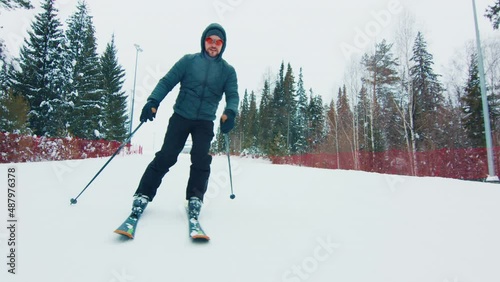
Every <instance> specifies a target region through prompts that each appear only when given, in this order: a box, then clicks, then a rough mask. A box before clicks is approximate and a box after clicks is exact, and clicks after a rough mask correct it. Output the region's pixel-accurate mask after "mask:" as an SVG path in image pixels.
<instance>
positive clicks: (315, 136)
mask: <svg viewBox="0 0 500 282" xmlns="http://www.w3.org/2000/svg"><path fill="white" fill-rule="evenodd" d="M309 93H310V95H309V107H308V118H307V119H308V121H309V126H308V127H309V134H308V135H309V136H310V138H309V147H310V150H311V151H314V150H317V148H319V146H320V145H321V143H322V142H323V139H324V136H325V114H324V108H323V98H322V97H321V95H315V94H314V92H313V90H312V89H310V90H309Z"/></svg>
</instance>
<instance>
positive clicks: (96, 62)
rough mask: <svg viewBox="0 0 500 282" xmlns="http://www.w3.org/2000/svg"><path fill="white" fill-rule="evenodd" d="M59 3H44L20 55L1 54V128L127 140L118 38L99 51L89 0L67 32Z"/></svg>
mask: <svg viewBox="0 0 500 282" xmlns="http://www.w3.org/2000/svg"><path fill="white" fill-rule="evenodd" d="M9 2H10V1H8V2H7V3H9ZM16 3H18V5H28V4H29V2H27V1H24V0H23V1H14V3H11V6H12V5H14V4H16ZM54 4H55V0H44V1H43V2H42V6H41V7H42V12H41V13H40V14H38V15H36V16H35V19H34V21H33V22H32V24H31V30H30V31H29V32H28V37H27V38H25V40H24V44H23V46H22V47H21V50H20V55H19V58H16V59H15V60H11V61H8V60H7V58H6V55H5V52H1V53H0V59H1V61H2V68H1V69H0V82H1V88H0V94H1V95H0V104H1V107H0V115H1V116H2V118H1V119H0V130H1V131H6V132H19V133H24V134H35V135H38V136H47V137H68V136H72V137H78V138H82V139H89V140H96V139H106V140H118V141H123V140H124V139H125V138H126V135H127V127H126V126H127V123H128V116H127V96H126V95H125V92H124V91H123V90H122V86H123V83H124V76H125V71H124V69H123V68H122V67H121V65H120V64H119V63H118V59H117V49H116V45H115V43H114V36H112V38H111V40H110V42H109V43H108V44H107V46H106V48H105V51H104V53H103V54H101V55H99V54H98V52H97V43H96V37H95V27H94V24H93V20H92V16H91V15H90V14H89V11H88V8H87V5H86V3H85V2H83V1H81V2H79V3H78V5H77V7H76V11H75V12H74V13H73V14H72V15H71V16H70V17H69V19H68V20H67V29H66V30H63V28H62V23H61V21H60V19H59V18H58V14H57V12H58V11H57V9H56V8H55V6H54ZM8 7H9V6H7V8H8ZM23 7H24V6H23ZM2 49H3V48H2Z"/></svg>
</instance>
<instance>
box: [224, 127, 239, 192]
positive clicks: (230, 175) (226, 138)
mask: <svg viewBox="0 0 500 282" xmlns="http://www.w3.org/2000/svg"><path fill="white" fill-rule="evenodd" d="M224 139H225V141H226V153H227V164H228V165H229V182H230V184H231V195H230V196H229V198H231V199H234V198H235V197H236V196H235V195H234V192H233V174H232V173H231V158H230V155H231V154H230V152H229V133H224Z"/></svg>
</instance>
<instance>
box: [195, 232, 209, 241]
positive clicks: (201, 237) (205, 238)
mask: <svg viewBox="0 0 500 282" xmlns="http://www.w3.org/2000/svg"><path fill="white" fill-rule="evenodd" d="M191 239H192V240H193V241H195V242H208V241H210V237H208V236H207V235H201V234H197V235H192V236H191Z"/></svg>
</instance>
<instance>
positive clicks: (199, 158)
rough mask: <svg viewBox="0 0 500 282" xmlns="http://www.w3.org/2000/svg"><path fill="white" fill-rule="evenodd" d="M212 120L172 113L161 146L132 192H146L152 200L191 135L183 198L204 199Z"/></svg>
mask: <svg viewBox="0 0 500 282" xmlns="http://www.w3.org/2000/svg"><path fill="white" fill-rule="evenodd" d="M213 129H214V122H213V121H207V120H189V119H186V118H183V117H182V116H180V115H178V114H176V113H174V114H173V115H172V116H171V117H170V120H169V123H168V127H167V133H166V134H165V139H164V140H163V145H162V147H161V149H160V151H158V152H157V153H156V154H155V157H154V159H153V161H151V163H149V165H148V166H147V168H146V171H145V172H144V174H143V176H142V178H141V181H140V182H139V187H138V188H137V190H136V192H135V195H146V196H148V197H149V199H150V200H151V201H152V200H153V198H154V197H155V195H156V191H157V190H158V187H160V184H161V181H162V179H163V177H164V176H165V174H166V173H167V172H168V171H169V169H170V167H172V166H173V165H174V164H175V163H176V162H177V157H178V156H179V154H180V153H181V151H182V149H183V148H184V145H185V144H186V140H187V138H188V136H189V134H191V139H192V142H193V144H192V148H191V169H190V173H189V180H188V184H187V188H186V200H189V199H190V198H191V197H193V196H194V197H198V198H200V199H201V200H202V201H203V196H204V195H205V192H206V191H207V186H208V178H209V176H210V164H211V163H212V156H210V155H209V150H210V144H211V142H212V139H213V137H214V132H213Z"/></svg>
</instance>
